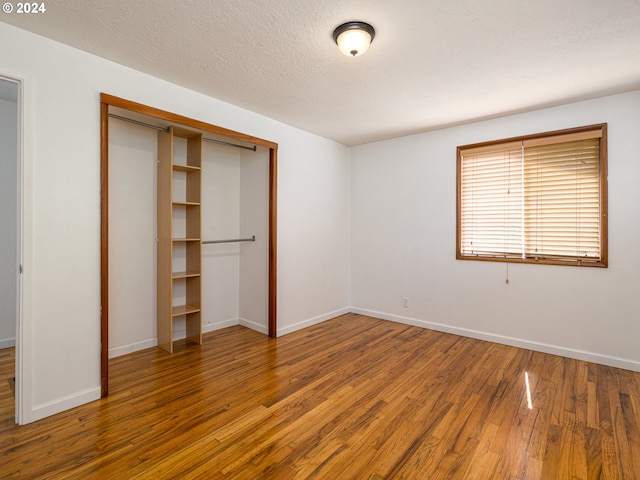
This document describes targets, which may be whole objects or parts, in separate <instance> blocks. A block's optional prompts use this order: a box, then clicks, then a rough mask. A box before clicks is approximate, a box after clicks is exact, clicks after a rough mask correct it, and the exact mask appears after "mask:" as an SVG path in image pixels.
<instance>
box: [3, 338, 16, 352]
mask: <svg viewBox="0 0 640 480" xmlns="http://www.w3.org/2000/svg"><path fill="white" fill-rule="evenodd" d="M15 346H16V337H9V338H0V350H2V349H3V348H11V347H15Z"/></svg>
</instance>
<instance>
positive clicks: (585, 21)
mask: <svg viewBox="0 0 640 480" xmlns="http://www.w3.org/2000/svg"><path fill="white" fill-rule="evenodd" d="M14 3H15V2H14ZM45 5H46V9H47V11H46V13H43V14H31V15H18V14H15V13H14V14H1V13H0V20H2V21H4V22H6V23H10V24H13V25H16V26H18V27H21V28H24V29H26V30H30V31H32V32H35V33H38V34H40V35H43V36H46V37H49V38H52V39H54V40H57V41H60V42H63V43H66V44H68V45H72V46H74V47H77V48H79V49H82V50H86V51H88V52H91V53H94V54H96V55H99V56H101V57H104V58H108V59H110V60H113V61H116V62H118V63H121V64H123V65H127V66H129V67H132V68H134V69H137V70H141V71H143V72H147V73H149V74H151V75H154V76H157V77H161V78H164V79H166V80H168V81H170V82H173V83H176V84H179V85H183V86H185V87H188V88H191V89H193V90H196V91H199V92H202V93H205V94H207V95H210V96H212V97H215V98H218V99H220V100H224V101H226V102H229V103H232V104H235V105H238V106H241V107H244V108H246V109H248V110H252V111H254V112H257V113H260V114H263V115H266V116H268V117H270V118H273V119H276V120H279V121H281V122H284V123H287V124H290V125H293V126H296V127H298V128H301V129H304V130H308V131H310V132H314V133H316V134H319V135H322V136H324V137H327V138H331V139H333V140H336V141H338V142H341V143H344V144H346V145H357V144H361V143H367V142H371V141H375V140H381V139H386V138H391V137H396V136H402V135H407V134H411V133H416V132H422V131H427V130H433V129H436V128H441V127H444V126H449V125H455V124H461V123H465V122H470V121H474V120H478V119H482V118H490V117H495V116H500V115H506V114H509V113H514V112H520V111H526V110H531V109H536V108H540V107H544V106H550V105H558V104H562V103H568V102H571V101H575V100H581V99H587V98H593V97H597V96H602V95H607V94H612V93H618V92H625V91H630V90H635V89H638V88H640V0H609V1H607V2H603V1H602V0H562V1H558V0H536V1H530V0H527V1H524V0H484V1H479V0H456V1H437V2H436V1H430V0H395V1H393V2H392V1H390V0H340V1H338V0H314V1H309V0H269V1H266V0H191V1H189V0H185V1H182V2H176V1H173V0H162V1H160V0H136V1H131V0H108V1H105V0H46V1H45ZM349 20H363V21H366V22H368V23H370V24H371V25H373V26H374V27H375V28H376V38H375V40H374V42H373V44H372V46H371V48H370V49H369V51H368V52H367V53H366V54H365V55H363V56H362V57H356V58H349V57H346V56H344V55H342V54H341V53H340V52H339V51H338V49H337V47H336V45H335V44H334V43H333V40H332V38H331V34H332V32H333V29H334V28H335V27H336V26H338V25H339V24H341V23H344V22H346V21H349ZM0 60H1V59H0Z"/></svg>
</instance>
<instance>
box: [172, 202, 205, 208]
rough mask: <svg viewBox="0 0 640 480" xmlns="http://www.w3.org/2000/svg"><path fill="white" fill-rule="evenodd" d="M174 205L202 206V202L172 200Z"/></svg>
mask: <svg viewBox="0 0 640 480" xmlns="http://www.w3.org/2000/svg"><path fill="white" fill-rule="evenodd" d="M172 203H173V205H178V206H180V205H182V206H185V207H199V206H200V202H172Z"/></svg>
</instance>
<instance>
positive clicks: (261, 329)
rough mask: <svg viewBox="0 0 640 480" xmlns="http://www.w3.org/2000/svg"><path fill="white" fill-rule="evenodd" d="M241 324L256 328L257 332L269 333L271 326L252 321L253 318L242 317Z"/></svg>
mask: <svg viewBox="0 0 640 480" xmlns="http://www.w3.org/2000/svg"><path fill="white" fill-rule="evenodd" d="M239 324H240V325H242V326H243V327H246V328H250V329H251V330H255V331H256V332H260V333H263V334H265V335H269V327H266V326H264V325H260V324H259V323H256V322H252V321H251V320H247V319H246V318H241V319H240V320H239Z"/></svg>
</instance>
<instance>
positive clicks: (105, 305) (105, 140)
mask: <svg viewBox="0 0 640 480" xmlns="http://www.w3.org/2000/svg"><path fill="white" fill-rule="evenodd" d="M109 107H118V108H120V109H125V110H128V111H131V112H135V113H139V114H143V115H148V116H150V117H154V118H158V119H160V120H164V121H167V122H171V123H176V124H179V125H183V126H186V127H191V128H195V129H197V130H202V131H204V132H210V133H214V134H218V135H224V136H226V137H229V138H232V139H234V140H239V141H243V142H250V143H254V144H255V145H258V146H261V147H266V148H268V149H269V336H270V337H276V336H277V317H276V313H277V308H276V301H277V220H278V217H277V213H278V212H277V210H278V207H277V193H278V192H277V190H278V189H277V187H278V144H277V143H274V142H271V141H269V140H264V139H262V138H257V137H252V136H250V135H246V134H244V133H240V132H236V131H234V130H229V129H226V128H223V127H218V126H216V125H212V124H209V123H206V122H201V121H199V120H195V119H193V118H188V117H184V116H182V115H178V114H175V113H171V112H167V111H165V110H160V109H158V108H154V107H149V106H147V105H143V104H141V103H136V102H133V101H131V100H125V99H123V98H119V97H115V96H113V95H109V94H106V93H101V94H100V272H101V273H100V303H101V311H100V340H101V348H100V385H101V396H102V397H106V396H107V395H108V394H109Z"/></svg>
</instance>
